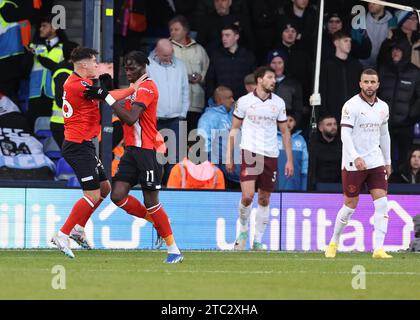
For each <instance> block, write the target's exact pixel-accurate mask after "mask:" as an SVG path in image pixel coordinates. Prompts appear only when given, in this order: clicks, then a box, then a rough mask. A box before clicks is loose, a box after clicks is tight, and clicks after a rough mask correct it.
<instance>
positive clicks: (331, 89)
mask: <svg viewBox="0 0 420 320" xmlns="http://www.w3.org/2000/svg"><path fill="white" fill-rule="evenodd" d="M334 45H335V48H336V53H335V57H333V58H332V59H330V60H327V61H326V62H324V63H323V64H322V69H321V70H322V71H321V81H320V91H321V103H322V107H321V108H320V113H321V115H322V114H326V113H328V114H331V115H332V116H334V117H335V118H336V120H337V123H340V120H341V109H342V108H343V105H344V103H345V102H346V101H347V100H349V99H350V98H351V97H353V96H354V95H356V94H357V93H358V92H359V91H360V88H359V80H360V74H361V73H362V65H361V64H360V62H359V60H356V59H354V58H352V57H350V56H349V54H350V51H351V46H352V43H351V37H350V35H349V34H347V33H345V32H343V31H337V32H336V33H335V34H334Z"/></svg>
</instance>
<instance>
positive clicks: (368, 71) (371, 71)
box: [360, 68, 379, 79]
mask: <svg viewBox="0 0 420 320" xmlns="http://www.w3.org/2000/svg"><path fill="white" fill-rule="evenodd" d="M364 74H365V75H368V76H377V77H378V79H379V75H378V72H376V70H375V69H372V68H368V69H365V70H363V72H362V74H361V75H360V78H362V76H363V75H364Z"/></svg>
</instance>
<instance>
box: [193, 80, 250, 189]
mask: <svg viewBox="0 0 420 320" xmlns="http://www.w3.org/2000/svg"><path fill="white" fill-rule="evenodd" d="M254 81H255V78H254ZM233 105H234V100H233V93H232V90H230V89H229V88H228V87H225V86H219V87H217V88H216V90H215V91H214V95H213V97H212V98H210V99H209V101H208V106H207V107H206V109H205V110H204V113H203V115H202V116H201V118H200V120H199V122H198V132H199V134H200V135H201V136H203V137H204V138H205V139H206V145H205V150H206V152H208V157H209V159H210V160H211V162H213V163H215V164H216V165H218V166H219V167H220V169H222V171H223V173H224V174H225V177H226V183H227V186H228V188H230V189H231V188H239V171H240V165H239V164H237V165H235V170H234V172H233V173H228V172H227V171H226V168H225V163H226V161H225V156H226V147H227V139H228V136H229V131H230V128H231V126H232V114H233ZM239 140H240V139H238V141H237V142H236V144H235V152H236V156H237V158H235V159H238V156H239Z"/></svg>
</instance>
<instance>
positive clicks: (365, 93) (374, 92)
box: [363, 90, 378, 98]
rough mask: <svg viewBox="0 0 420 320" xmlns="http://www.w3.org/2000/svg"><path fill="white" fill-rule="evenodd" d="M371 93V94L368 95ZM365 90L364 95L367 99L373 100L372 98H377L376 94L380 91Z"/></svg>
mask: <svg viewBox="0 0 420 320" xmlns="http://www.w3.org/2000/svg"><path fill="white" fill-rule="evenodd" d="M369 91H370V93H368V92H369ZM369 91H368V90H363V94H364V95H365V96H366V97H369V98H371V97H375V96H376V92H377V91H378V90H369Z"/></svg>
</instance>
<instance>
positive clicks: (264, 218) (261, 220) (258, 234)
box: [254, 205, 270, 243]
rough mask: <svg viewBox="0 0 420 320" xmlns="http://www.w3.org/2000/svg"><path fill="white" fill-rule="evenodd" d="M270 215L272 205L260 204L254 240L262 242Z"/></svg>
mask: <svg viewBox="0 0 420 320" xmlns="http://www.w3.org/2000/svg"><path fill="white" fill-rule="evenodd" d="M269 215H270V207H269V206H267V207H263V206H261V205H258V209H257V215H256V217H255V237H254V242H259V243H261V241H262V237H263V235H264V232H265V229H266V228H267V224H268V217H269Z"/></svg>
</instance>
